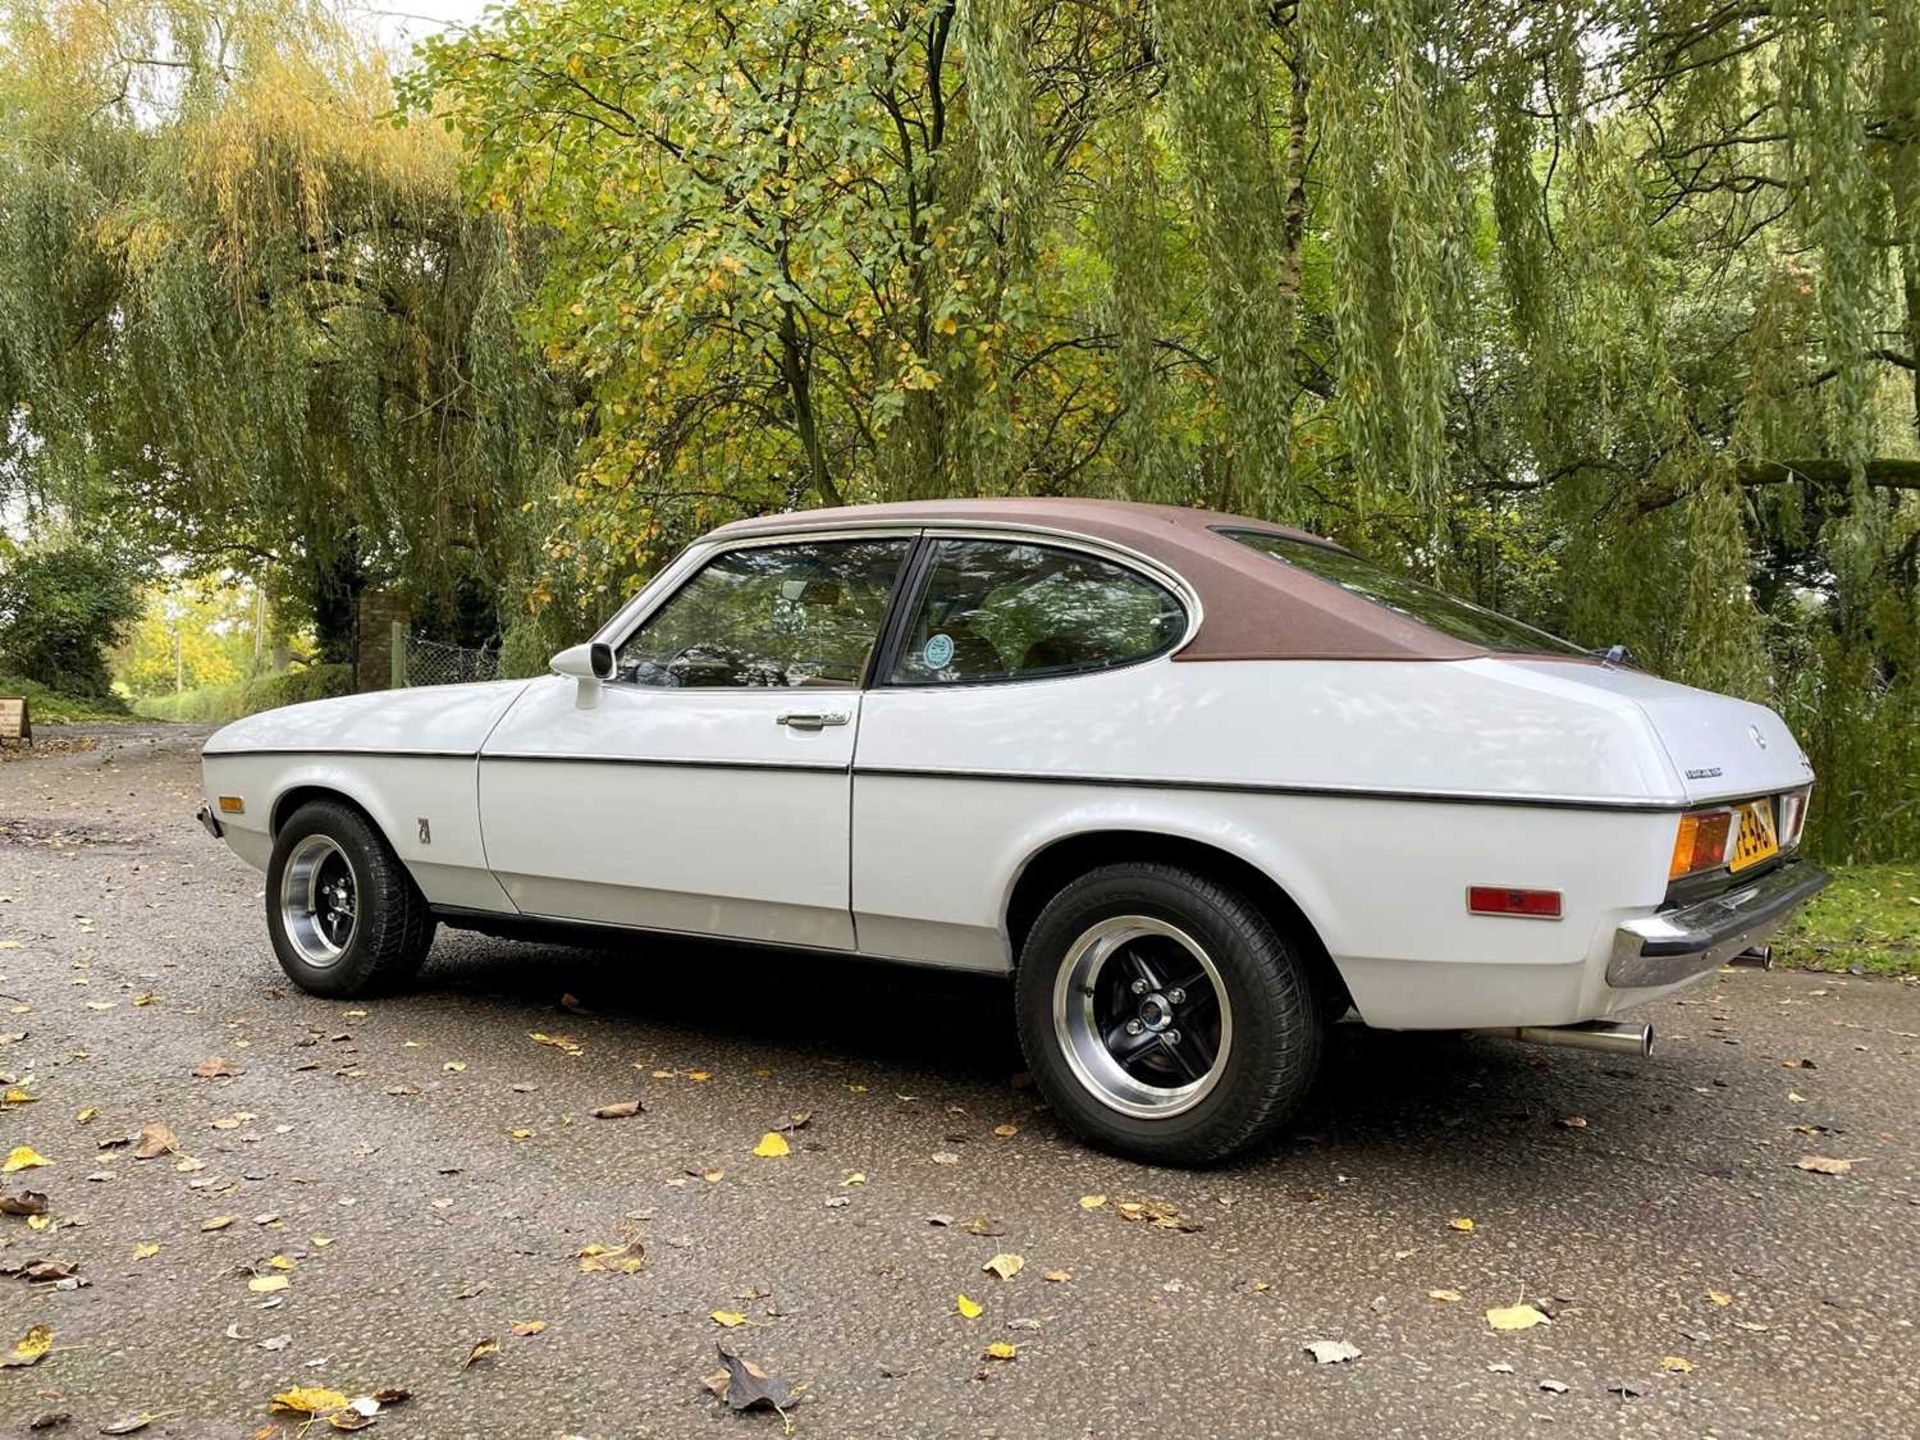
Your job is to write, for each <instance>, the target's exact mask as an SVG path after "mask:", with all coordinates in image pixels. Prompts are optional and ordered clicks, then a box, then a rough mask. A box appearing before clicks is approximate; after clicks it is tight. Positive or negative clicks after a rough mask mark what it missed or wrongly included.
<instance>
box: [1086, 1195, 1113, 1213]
mask: <svg viewBox="0 0 1920 1440" xmlns="http://www.w3.org/2000/svg"><path fill="white" fill-rule="evenodd" d="M1106 1203H1107V1197H1106V1196H1104V1195H1082V1196H1081V1197H1080V1208H1081V1209H1082V1210H1098V1209H1099V1208H1100V1207H1101V1206H1102V1205H1104V1204H1106Z"/></svg>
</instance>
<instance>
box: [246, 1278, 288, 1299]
mask: <svg viewBox="0 0 1920 1440" xmlns="http://www.w3.org/2000/svg"><path fill="white" fill-rule="evenodd" d="M292 1283H293V1282H292V1281H291V1280H289V1279H288V1278H287V1277H286V1276H285V1275H256V1276H254V1277H253V1279H251V1280H249V1281H247V1289H249V1290H251V1291H253V1293H254V1294H256V1295H274V1294H278V1293H279V1292H280V1291H282V1290H284V1289H286V1288H287V1286H289V1285H291V1284H292Z"/></svg>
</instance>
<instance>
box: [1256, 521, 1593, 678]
mask: <svg viewBox="0 0 1920 1440" xmlns="http://www.w3.org/2000/svg"><path fill="white" fill-rule="evenodd" d="M1220 533H1221V534H1223V535H1225V536H1227V537H1228V538H1229V539H1232V540H1238V541H1239V542H1240V543H1241V544H1242V545H1245V546H1247V547H1248V548H1250V549H1253V550H1258V551H1259V552H1260V553H1261V554H1262V555H1270V556H1272V557H1273V558H1274V559H1275V560H1278V561H1280V562H1281V563H1282V564H1286V565H1291V566H1293V567H1295V568H1296V569H1299V570H1305V571H1306V572H1307V573H1308V574H1310V575H1317V576H1318V577H1319V578H1320V579H1322V580H1329V581H1331V582H1332V583H1334V584H1335V585H1338V586H1339V587H1340V588H1341V589H1342V590H1345V591H1347V592H1348V593H1350V594H1353V595H1358V596H1359V597H1360V598H1361V599H1363V600H1370V601H1372V602H1373V603H1374V604H1375V605H1380V606H1384V607H1385V608H1386V609H1388V610H1391V611H1393V612H1394V613H1395V614H1397V615H1404V616H1406V617H1407V619H1409V620H1413V621H1416V622H1418V623H1419V624H1421V625H1425V626H1426V627H1427V628H1428V629H1430V630H1438V631H1439V632H1440V633H1441V634H1442V635H1451V636H1452V637H1453V638H1454V639H1456V640H1464V641H1466V642H1467V643H1468V644H1469V645H1479V646H1482V647H1484V648H1485V649H1488V650H1494V651H1498V652H1500V653H1502V654H1507V655H1541V654H1546V655H1584V654H1586V653H1587V652H1586V651H1584V650H1582V649H1581V648H1580V647H1579V646H1578V645H1574V644H1571V643H1569V642H1568V641H1565V640H1562V639H1561V638H1560V637H1559V636H1557V635H1549V634H1548V633H1547V632H1546V631H1545V630H1536V629H1535V628H1534V627H1533V626H1531V625H1528V624H1525V623H1523V622H1522V621H1519V620H1515V619H1513V618H1512V617H1511V616H1507V615H1502V614H1500V613H1499V612H1498V611H1496V610H1488V609H1486V608H1485V607H1484V606H1480V605H1476V604H1474V603H1473V602H1472V601H1471V600H1462V599H1460V597H1459V596H1457V595H1449V594H1447V592H1446V591H1444V590H1436V589H1434V588H1433V587H1432V586H1431V585H1422V584H1421V583H1420V582H1419V581H1417V580H1409V579H1407V578H1406V577H1405V576H1404V575H1396V574H1394V573H1393V572H1392V571H1391V570H1384V569H1382V568H1381V567H1380V566H1378V565H1375V564H1373V563H1372V562H1370V561H1367V560H1362V559H1361V558H1360V557H1359V556H1358V555H1355V554H1353V553H1351V552H1350V551H1346V550H1341V549H1338V548H1336V547H1335V546H1332V545H1322V544H1320V543H1318V542H1316V541H1313V540H1299V539H1296V538H1294V537H1293V536H1291V535H1276V534H1274V533H1273V532H1272V531H1270V530H1222V531H1221V532H1220Z"/></svg>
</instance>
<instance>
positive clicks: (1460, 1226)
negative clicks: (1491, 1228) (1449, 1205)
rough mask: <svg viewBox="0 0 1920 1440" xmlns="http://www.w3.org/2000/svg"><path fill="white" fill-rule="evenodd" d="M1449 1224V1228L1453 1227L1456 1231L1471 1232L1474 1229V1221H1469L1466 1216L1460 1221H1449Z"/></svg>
mask: <svg viewBox="0 0 1920 1440" xmlns="http://www.w3.org/2000/svg"><path fill="white" fill-rule="evenodd" d="M1447 1224H1448V1225H1449V1226H1451V1227H1452V1228H1453V1229H1455V1230H1466V1231H1471V1230H1472V1229H1473V1221H1471V1220H1469V1219H1468V1218H1467V1217H1466V1216H1464V1215H1462V1216H1461V1217H1460V1218H1459V1219H1457V1220H1449V1221H1447Z"/></svg>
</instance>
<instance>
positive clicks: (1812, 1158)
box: [1794, 1155, 1853, 1175]
mask: <svg viewBox="0 0 1920 1440" xmlns="http://www.w3.org/2000/svg"><path fill="white" fill-rule="evenodd" d="M1794 1164H1795V1165H1796V1166H1798V1167H1799V1168H1800V1169H1802V1170H1811V1171H1813V1173H1814V1174H1816V1175H1845V1174H1846V1173H1847V1172H1848V1171H1850V1170H1852V1169H1853V1161H1851V1160H1836V1159H1834V1158H1833V1157H1832V1156H1830V1155H1802V1156H1801V1157H1800V1158H1799V1159H1798V1160H1796V1161H1795V1162H1794Z"/></svg>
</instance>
